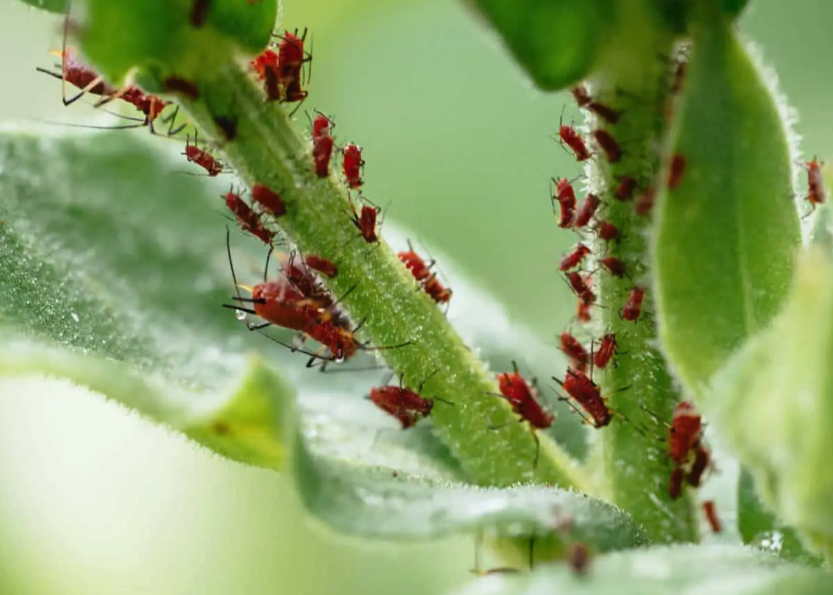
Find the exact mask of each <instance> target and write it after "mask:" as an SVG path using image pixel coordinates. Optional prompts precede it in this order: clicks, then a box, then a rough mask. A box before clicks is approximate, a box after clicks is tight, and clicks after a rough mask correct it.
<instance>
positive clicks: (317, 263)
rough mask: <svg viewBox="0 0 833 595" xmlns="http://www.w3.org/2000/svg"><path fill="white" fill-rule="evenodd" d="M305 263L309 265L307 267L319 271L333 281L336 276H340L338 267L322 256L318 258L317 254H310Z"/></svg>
mask: <svg viewBox="0 0 833 595" xmlns="http://www.w3.org/2000/svg"><path fill="white" fill-rule="evenodd" d="M304 262H305V263H307V266H308V267H309V268H311V269H313V270H315V271H318V272H319V273H321V274H322V275H324V276H325V277H329V278H330V279H332V278H333V277H335V276H336V275H338V267H337V266H336V265H335V264H334V263H332V262H331V261H329V260H327V259H326V258H322V257H321V256H317V255H315V254H308V255H307V256H306V257H305V258H304Z"/></svg>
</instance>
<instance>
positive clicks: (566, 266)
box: [558, 243, 591, 271]
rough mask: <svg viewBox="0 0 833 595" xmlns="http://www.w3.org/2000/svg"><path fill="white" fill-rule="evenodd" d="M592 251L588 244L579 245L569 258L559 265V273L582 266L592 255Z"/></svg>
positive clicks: (562, 260) (565, 258)
mask: <svg viewBox="0 0 833 595" xmlns="http://www.w3.org/2000/svg"><path fill="white" fill-rule="evenodd" d="M590 252H591V250H590V248H589V247H588V246H587V245H586V244H582V243H579V244H578V245H577V246H576V247H575V249H574V250H573V251H572V252H570V253H569V254H568V255H567V256H565V257H564V258H562V259H561V264H559V265H558V270H559V271H569V270H570V269H574V268H576V267H577V266H580V265H581V262H582V261H583V260H584V259H585V257H586V256H587V255H588V254H590Z"/></svg>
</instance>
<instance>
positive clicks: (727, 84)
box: [654, 3, 800, 392]
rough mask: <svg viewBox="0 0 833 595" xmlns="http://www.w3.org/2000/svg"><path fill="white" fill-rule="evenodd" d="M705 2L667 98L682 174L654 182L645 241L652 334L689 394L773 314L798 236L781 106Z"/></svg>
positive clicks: (673, 149) (786, 283) (727, 27)
mask: <svg viewBox="0 0 833 595" xmlns="http://www.w3.org/2000/svg"><path fill="white" fill-rule="evenodd" d="M709 5H710V3H702V4H700V5H698V6H702V7H703V8H702V14H701V15H700V17H699V19H698V21H697V27H696V29H695V32H694V50H693V55H692V58H691V62H690V65H689V68H688V74H687V75H686V81H685V85H684V88H683V97H681V100H680V102H679V104H678V105H677V106H675V111H676V115H675V118H676V133H675V134H674V137H673V142H672V144H671V153H673V154H677V155H680V156H682V158H684V159H685V163H686V165H685V171H684V173H683V175H682V178H681V180H680V182H679V184H678V185H677V186H676V188H674V189H671V188H667V187H666V185H665V183H664V178H663V183H662V191H661V192H660V193H659V194H660V195H659V197H658V204H657V208H656V235H655V243H654V255H655V261H654V270H655V272H656V275H655V289H656V299H657V309H658V314H659V316H658V317H659V323H660V338H661V340H662V343H663V346H664V348H665V351H666V354H667V356H668V357H669V358H670V360H671V362H672V363H673V365H674V367H675V368H676V370H677V371H678V372H679V375H680V377H681V379H682V380H683V381H684V383H685V384H686V385H687V387H688V388H689V389H690V390H693V391H695V392H696V391H697V389H699V388H700V387H702V386H704V385H705V384H706V383H707V382H708V380H709V378H710V377H711V375H712V374H713V373H714V372H715V371H716V370H717V368H718V367H719V366H720V365H721V364H722V363H723V362H725V361H726V359H727V358H728V357H729V356H730V355H731V353H732V352H733V351H735V350H736V349H737V348H738V347H740V345H741V344H742V343H743V342H744V340H745V339H746V338H747V337H749V336H750V335H751V334H753V333H754V332H755V331H757V330H760V329H761V328H763V327H764V326H765V325H766V324H767V323H768V322H769V321H770V320H771V319H772V317H773V316H774V314H775V313H776V312H777V311H778V308H779V307H780V306H781V304H782V303H783V301H784V298H785V296H786V293H787V291H788V288H789V282H790V279H791V277H792V271H793V255H794V252H795V250H796V248H797V247H798V245H799V243H800V233H799V225H798V216H797V213H796V209H795V205H794V203H793V195H794V194H793V188H792V170H791V161H792V159H791V155H790V148H789V145H788V140H787V134H786V132H785V123H784V120H783V119H782V114H781V113H780V112H779V107H778V105H776V100H775V98H774V97H773V94H772V92H771V91H770V90H769V88H768V87H767V85H766V83H765V82H764V80H763V79H762V76H761V73H760V72H759V70H758V68H757V67H756V65H755V64H754V63H753V61H752V60H751V59H750V57H749V55H748V54H747V52H746V51H745V50H744V48H743V47H742V45H741V44H740V42H739V41H738V39H737V36H736V34H735V31H734V30H733V28H732V27H731V26H730V25H729V24H728V22H727V20H726V19H725V18H724V17H723V16H721V15H720V14H719V12H717V11H716V10H715V9H714V7H711V9H708V7H709Z"/></svg>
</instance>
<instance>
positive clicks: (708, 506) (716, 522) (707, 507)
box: [703, 500, 723, 533]
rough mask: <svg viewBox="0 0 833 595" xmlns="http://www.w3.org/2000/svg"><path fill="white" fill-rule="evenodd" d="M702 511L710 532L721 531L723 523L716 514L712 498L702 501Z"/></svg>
mask: <svg viewBox="0 0 833 595" xmlns="http://www.w3.org/2000/svg"><path fill="white" fill-rule="evenodd" d="M703 513H704V514H705V515H706V520H707V521H708V522H709V527H711V530H712V533H720V532H722V531H723V525H722V524H721V523H720V518H719V517H718V516H717V509H716V508H715V504H714V500H706V501H705V502H703Z"/></svg>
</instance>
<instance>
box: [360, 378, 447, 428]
mask: <svg viewBox="0 0 833 595" xmlns="http://www.w3.org/2000/svg"><path fill="white" fill-rule="evenodd" d="M368 398H369V399H370V400H371V401H373V403H374V404H375V405H376V406H378V407H379V408H380V409H381V410H383V411H384V412H386V413H389V414H390V415H392V416H393V417H395V418H396V419H398V420H399V423H400V424H401V425H402V429H403V430H407V429H408V428H411V427H413V426H414V425H415V424H416V422H418V421H419V420H420V419H422V418H424V417H428V416H429V415H431V411H432V410H433V409H434V401H433V400H431V399H426V398H425V397H423V396H421V395H419V394H418V393H417V392H415V391H412V390H411V389H408V388H403V387H400V386H392V385H389V386H380V387H377V388H371V389H370V396H369V397H368Z"/></svg>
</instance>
